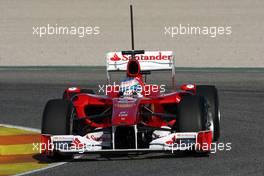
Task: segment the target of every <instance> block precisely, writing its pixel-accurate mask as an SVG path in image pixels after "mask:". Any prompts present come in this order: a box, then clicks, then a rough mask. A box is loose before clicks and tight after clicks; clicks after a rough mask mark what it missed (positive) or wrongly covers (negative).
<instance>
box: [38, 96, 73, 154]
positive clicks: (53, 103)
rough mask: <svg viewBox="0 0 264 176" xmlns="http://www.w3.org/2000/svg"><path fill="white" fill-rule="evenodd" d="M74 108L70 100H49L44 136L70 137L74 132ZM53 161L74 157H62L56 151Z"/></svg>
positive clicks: (44, 118)
mask: <svg viewBox="0 0 264 176" xmlns="http://www.w3.org/2000/svg"><path fill="white" fill-rule="evenodd" d="M73 115H74V107H73V105H72V103H71V102H70V101H68V100H62V99H53V100H49V101H48V103H47V104H46V106H45V109H44V112H43V117H42V126H41V133H42V134H50V135H69V134H71V131H72V120H71V119H72V116H73ZM53 154H54V155H52V156H50V158H52V159H69V158H71V157H72V155H60V154H59V153H58V152H56V151H54V153H53Z"/></svg>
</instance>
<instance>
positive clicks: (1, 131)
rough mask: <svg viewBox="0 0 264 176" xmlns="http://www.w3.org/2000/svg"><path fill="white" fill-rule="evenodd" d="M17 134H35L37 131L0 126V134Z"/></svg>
mask: <svg viewBox="0 0 264 176" xmlns="http://www.w3.org/2000/svg"><path fill="white" fill-rule="evenodd" d="M19 134H37V132H32V131H26V130H22V129H17V128H6V127H3V126H0V136H7V135H19Z"/></svg>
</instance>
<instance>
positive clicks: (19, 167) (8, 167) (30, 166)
mask: <svg viewBox="0 0 264 176" xmlns="http://www.w3.org/2000/svg"><path fill="white" fill-rule="evenodd" d="M45 166H48V164H39V163H36V162H29V163H18V164H0V174H3V175H12V174H18V173H21V172H26V171H30V170H35V169H40V168H42V167H45Z"/></svg>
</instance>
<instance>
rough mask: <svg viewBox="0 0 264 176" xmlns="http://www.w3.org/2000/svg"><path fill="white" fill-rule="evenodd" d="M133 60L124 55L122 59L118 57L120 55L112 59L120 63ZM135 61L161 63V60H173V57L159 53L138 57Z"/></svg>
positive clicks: (115, 55)
mask: <svg viewBox="0 0 264 176" xmlns="http://www.w3.org/2000/svg"><path fill="white" fill-rule="evenodd" d="M130 59H131V56H128V55H122V58H120V57H118V55H117V54H116V53H115V54H114V56H113V57H111V58H110V60H111V61H114V62H118V61H121V60H122V61H128V60H130ZM135 59H136V60H138V61H159V60H171V59H172V56H171V55H165V54H164V53H162V52H159V53H158V54H155V55H153V54H152V55H151V54H149V55H136V56H135Z"/></svg>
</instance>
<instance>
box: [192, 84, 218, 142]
mask: <svg viewBox="0 0 264 176" xmlns="http://www.w3.org/2000/svg"><path fill="white" fill-rule="evenodd" d="M196 94H197V95H199V96H203V97H204V98H206V100H207V104H208V106H209V108H208V111H209V122H210V130H212V131H213V141H217V140H218V139H219V137H220V109H219V100H218V92H217V89H216V87H215V86H210V85H198V86H196Z"/></svg>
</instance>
